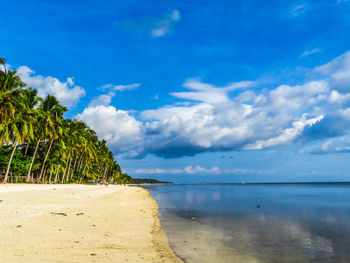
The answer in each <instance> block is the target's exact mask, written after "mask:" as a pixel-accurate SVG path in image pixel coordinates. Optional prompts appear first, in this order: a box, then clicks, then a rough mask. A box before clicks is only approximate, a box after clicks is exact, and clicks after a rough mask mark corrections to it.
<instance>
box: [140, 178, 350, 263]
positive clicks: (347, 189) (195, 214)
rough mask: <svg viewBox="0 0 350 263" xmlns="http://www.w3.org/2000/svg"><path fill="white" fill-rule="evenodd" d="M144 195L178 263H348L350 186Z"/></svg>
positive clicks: (205, 188)
mask: <svg viewBox="0 0 350 263" xmlns="http://www.w3.org/2000/svg"><path fill="white" fill-rule="evenodd" d="M145 188H147V189H148V190H150V192H151V194H152V196H153V198H155V199H156V201H157V202H158V205H159V207H160V213H161V218H160V219H161V222H162V225H163V227H164V229H165V232H166V234H167V235H168V238H169V243H170V246H171V247H172V248H173V250H174V251H175V253H176V254H177V255H178V256H179V257H181V258H182V259H184V261H185V262H210V263H211V262H212V263H216V262H217V263H220V262H239V263H245V262H249V263H251V262H266V263H284V262H286V263H291V262H293V263H294V262H295V263H303V262H319V263H323V262H327V263H329V262H337V263H342V262H344V263H345V262H346V263H349V262H350V184H259V185H248V184H245V185H157V186H147V187H145Z"/></svg>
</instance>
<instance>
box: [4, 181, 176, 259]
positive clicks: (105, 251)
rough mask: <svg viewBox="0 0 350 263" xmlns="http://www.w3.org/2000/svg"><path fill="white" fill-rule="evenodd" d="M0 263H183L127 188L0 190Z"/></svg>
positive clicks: (144, 195)
mask: <svg viewBox="0 0 350 263" xmlns="http://www.w3.org/2000/svg"><path fill="white" fill-rule="evenodd" d="M0 233H1V235H0V262H182V261H181V260H180V259H179V258H177V257H176V256H175V255H174V253H173V251H172V250H171V249H170V247H169V245H168V240H167V237H166V235H165V234H164V231H163V230H162V228H161V226H160V223H159V219H158V206H157V203H156V202H155V201H154V199H153V198H152V197H151V196H150V194H149V193H148V191H147V190H145V189H142V188H138V187H128V186H108V187H106V186H86V185H9V184H8V185H0Z"/></svg>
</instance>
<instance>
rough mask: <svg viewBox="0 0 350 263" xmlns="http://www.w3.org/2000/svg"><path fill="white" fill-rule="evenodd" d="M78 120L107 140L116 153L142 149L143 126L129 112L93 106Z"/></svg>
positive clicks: (109, 107)
mask: <svg viewBox="0 0 350 263" xmlns="http://www.w3.org/2000/svg"><path fill="white" fill-rule="evenodd" d="M77 118H78V119H79V120H82V121H84V122H85V123H86V124H87V125H89V126H90V127H92V128H93V129H94V130H95V131H96V133H97V134H98V136H99V137H100V138H101V139H105V140H106V141H107V142H108V144H109V145H110V146H111V148H112V150H113V151H114V153H121V152H127V151H129V152H132V151H134V150H137V148H138V147H140V144H141V142H142V137H141V130H142V124H141V123H140V122H139V121H137V120H135V119H134V118H133V117H132V116H130V115H129V113H128V112H127V111H123V110H117V109H116V108H115V107H113V106H106V105H96V104H92V105H90V106H89V107H87V108H85V109H84V111H83V112H82V113H81V114H78V115H77ZM138 151H139V150H138Z"/></svg>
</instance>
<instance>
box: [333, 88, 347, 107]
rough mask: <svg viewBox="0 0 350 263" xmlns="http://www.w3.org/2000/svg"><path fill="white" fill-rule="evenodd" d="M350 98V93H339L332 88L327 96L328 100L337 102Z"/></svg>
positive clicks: (341, 102) (343, 101)
mask: <svg viewBox="0 0 350 263" xmlns="http://www.w3.org/2000/svg"><path fill="white" fill-rule="evenodd" d="M349 99H350V93H347V94H341V93H339V92H338V91H336V90H332V92H331V94H330V96H329V102H330V103H337V104H343V103H345V102H347V101H349Z"/></svg>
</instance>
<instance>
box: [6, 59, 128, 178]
mask: <svg viewBox="0 0 350 263" xmlns="http://www.w3.org/2000/svg"><path fill="white" fill-rule="evenodd" d="M67 110H68V109H67V108H66V107H64V106H62V105H61V104H60V103H59V101H58V100H57V99H56V98H55V97H54V96H51V95H47V96H46V97H45V98H41V97H39V96H38V92H37V90H35V89H32V88H26V84H25V83H24V82H23V81H22V80H21V78H20V76H19V75H18V74H17V72H16V71H15V70H10V69H8V68H7V66H6V61H5V59H4V58H2V57H0V179H1V180H2V181H3V183H7V182H36V183H72V182H75V183H83V182H87V181H99V180H106V181H109V182H114V183H120V184H125V183H133V179H132V178H131V177H130V176H128V175H127V174H125V173H122V170H121V168H120V166H119V164H118V163H117V162H116V161H115V160H114V156H113V153H112V152H111V151H110V150H109V149H108V147H107V145H106V141H105V140H100V139H99V138H98V136H97V135H96V133H95V132H94V131H93V130H92V129H91V128H89V127H88V126H87V125H86V124H85V123H84V122H82V121H79V120H76V119H73V120H72V119H65V118H64V117H63V115H64V113H65V112H66V111H67Z"/></svg>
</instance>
